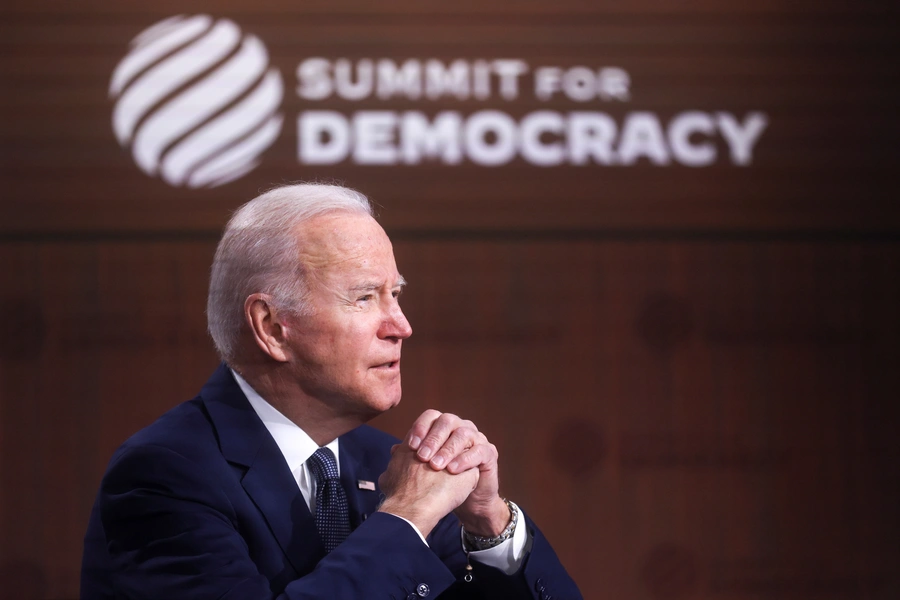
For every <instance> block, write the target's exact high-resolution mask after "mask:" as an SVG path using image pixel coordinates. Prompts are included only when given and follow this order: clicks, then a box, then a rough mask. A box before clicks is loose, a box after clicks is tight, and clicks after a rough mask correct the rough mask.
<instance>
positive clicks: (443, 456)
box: [429, 425, 484, 471]
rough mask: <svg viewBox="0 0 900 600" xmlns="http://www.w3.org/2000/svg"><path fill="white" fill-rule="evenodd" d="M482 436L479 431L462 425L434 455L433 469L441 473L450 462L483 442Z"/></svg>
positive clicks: (431, 462) (431, 461) (432, 460)
mask: <svg viewBox="0 0 900 600" xmlns="http://www.w3.org/2000/svg"><path fill="white" fill-rule="evenodd" d="M479 436H481V437H484V436H483V435H481V434H480V433H479V432H478V430H477V429H473V428H471V427H466V426H465V425H461V426H460V427H457V428H456V429H454V430H453V432H452V433H451V434H450V437H448V438H447V441H445V442H444V444H443V445H442V446H441V447H440V449H438V451H437V452H435V453H434V456H432V457H431V460H430V461H429V462H430V464H431V466H432V468H433V469H435V470H437V471H440V470H441V469H443V468H444V465H446V464H447V463H448V462H450V461H451V460H453V459H454V458H456V457H457V456H459V455H460V454H462V453H463V452H465V451H466V450H468V449H469V448H471V447H472V446H474V445H475V444H476V443H478V442H479V441H481V439H480V438H479Z"/></svg>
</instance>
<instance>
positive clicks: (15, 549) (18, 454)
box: [0, 0, 900, 600]
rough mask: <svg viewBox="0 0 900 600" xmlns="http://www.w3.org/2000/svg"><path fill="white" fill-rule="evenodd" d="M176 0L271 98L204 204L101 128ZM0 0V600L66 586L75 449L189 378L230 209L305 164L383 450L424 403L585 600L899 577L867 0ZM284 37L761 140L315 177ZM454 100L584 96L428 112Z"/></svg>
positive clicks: (208, 356)
mask: <svg viewBox="0 0 900 600" xmlns="http://www.w3.org/2000/svg"><path fill="white" fill-rule="evenodd" d="M182 13H184V14H193V13H212V14H215V15H216V16H224V17H228V18H231V19H233V20H234V21H235V22H237V23H238V24H239V25H240V26H241V27H242V28H243V29H244V30H245V31H251V32H253V33H255V34H256V35H258V36H259V37H260V39H262V40H263V41H264V42H265V43H266V45H267V47H268V49H269V52H270V54H271V58H272V63H273V65H275V66H277V67H278V68H279V69H280V70H281V73H282V74H283V76H284V79H285V84H286V95H285V101H284V106H283V108H284V112H285V114H286V116H287V122H286V124H285V128H284V130H283V132H282V134H281V136H280V137H279V138H278V140H277V141H276V143H275V145H274V146H272V148H270V149H269V150H268V151H267V152H266V153H265V155H264V160H263V162H262V165H261V166H260V167H259V168H257V169H256V170H255V171H253V172H252V173H250V174H249V175H247V176H245V177H243V178H241V179H239V180H237V181H235V182H233V183H230V184H228V185H225V186H222V187H218V188H215V189H212V190H186V189H181V188H173V187H170V186H169V185H167V184H165V183H163V182H162V181H160V180H159V179H154V178H150V177H147V176H145V175H144V174H143V173H141V172H140V171H139V170H138V169H137V167H136V166H135V165H134V163H133V161H132V159H131V156H130V154H129V153H128V152H127V151H126V150H123V149H121V148H120V147H119V145H118V143H117V142H116V140H115V137H114V136H113V133H112V129H111V126H110V115H111V111H112V102H111V101H110V100H109V99H108V97H107V89H108V86H109V78H110V76H111V73H112V72H113V70H114V68H115V66H116V64H117V63H118V62H119V60H121V58H122V57H123V56H124V55H125V53H126V52H127V48H128V44H129V42H130V40H131V39H132V38H133V37H134V36H135V35H137V34H138V33H139V32H140V31H142V30H144V29H145V28H147V27H149V26H150V25H152V24H153V23H155V22H157V21H159V20H161V19H163V18H166V17H169V16H172V15H176V14H182ZM0 15H2V19H0V46H2V47H3V52H2V55H0V78H2V79H0V84H2V86H0V90H2V98H0V106H2V121H0V127H2V129H0V144H2V146H0V148H2V171H0V190H2V192H0V193H2V199H0V265H2V268H0V315H2V321H0V597H9V598H17V599H19V598H41V599H64V598H76V597H77V596H78V570H79V562H80V552H81V539H82V536H83V534H84V530H85V525H86V520H87V516H88V512H89V510H90V506H91V503H92V501H93V497H94V494H95V492H96V488H97V485H98V482H99V479H100V477H101V475H102V473H103V471H104V468H105V465H106V461H107V460H108V459H109V457H110V455H111V453H112V452H113V450H114V449H115V448H116V447H117V446H118V445H119V444H120V443H121V442H122V441H123V440H124V439H125V438H126V437H128V436H129V435H130V434H131V433H133V432H134V431H136V430H137V429H139V428H140V427H142V426H143V425H145V424H147V423H149V422H151V421H152V420H153V419H154V418H155V417H156V416H158V415H159V414H160V413H162V412H163V411H165V410H166V409H167V408H169V407H171V406H173V405H174V404H176V403H178V402H180V401H182V400H185V399H188V398H190V397H191V396H193V395H194V394H195V393H196V391H197V390H198V389H199V386H200V385H201V384H202V382H203V381H204V380H205V378H206V377H207V376H208V374H209V372H210V371H211V370H212V369H213V368H214V367H215V365H216V358H215V355H214V352H213V351H212V348H211V343H210V342H209V340H208V338H207V336H206V333H205V321H204V314H203V311H204V306H205V295H206V288H207V281H206V277H207V273H208V268H209V262H210V259H211V256H212V252H213V250H214V247H215V242H216V238H217V235H218V232H219V230H220V228H221V227H222V225H223V224H224V222H225V220H226V219H227V215H228V213H229V211H230V210H233V209H234V208H235V207H236V206H238V205H239V204H241V203H242V202H244V201H246V200H248V199H249V198H251V197H253V196H254V195H255V194H256V192H257V190H259V189H260V188H264V187H267V186H268V185H270V184H272V183H276V182H280V181H285V180H293V179H313V178H318V179H325V180H330V179H339V180H343V181H344V182H346V183H347V184H349V185H351V186H354V187H357V188H359V189H361V190H362V191H364V192H366V193H367V194H369V195H370V197H372V199H373V200H375V201H376V202H377V203H378V204H379V205H380V206H381V207H382V208H381V210H380V212H381V215H382V217H381V220H382V223H383V224H384V225H385V227H386V228H387V229H388V232H389V233H390V234H391V235H392V237H393V239H394V243H395V251H396V254H397V259H398V263H399V265H400V269H401V271H402V272H403V273H404V275H405V276H406V277H407V279H408V280H409V281H410V282H411V285H410V286H409V290H408V294H406V295H404V303H405V304H404V306H405V309H406V311H407V315H408V316H409V318H410V320H411V322H412V324H413V327H414V329H415V334H414V336H413V337H412V338H411V340H410V341H409V342H408V344H407V347H406V349H405V352H404V384H405V385H404V388H405V389H404V400H403V403H402V405H401V406H400V407H399V408H398V410H396V411H395V412H392V413H390V414H387V415H384V416H383V417H380V418H379V419H378V420H377V422H376V424H377V425H378V426H380V427H382V428H384V429H386V430H388V431H391V432H392V433H395V434H398V435H402V434H403V433H404V432H405V431H406V428H407V427H408V425H409V423H410V422H411V421H412V419H413V418H414V417H415V416H416V415H417V414H418V413H419V412H420V411H421V410H422V409H424V408H425V407H434V408H438V409H441V410H453V411H456V412H458V413H460V414H462V415H464V416H466V417H468V418H471V419H473V420H474V421H475V422H476V423H478V424H479V425H480V427H481V428H482V429H483V430H484V431H485V432H487V434H488V436H489V437H490V438H491V439H492V440H493V441H494V442H495V443H496V444H497V445H498V447H499V449H500V452H501V464H502V470H501V472H502V477H503V478H502V484H503V487H504V492H505V493H506V494H507V495H508V496H509V497H511V498H514V499H515V500H516V501H517V502H519V503H520V504H521V505H522V506H523V507H524V508H525V509H526V510H527V511H528V512H529V513H530V514H531V515H533V516H534V518H535V519H536V520H537V522H538V523H539V524H540V525H541V526H542V529H543V530H544V532H545V533H546V534H547V535H548V537H549V538H550V540H551V541H552V542H553V543H554V545H555V547H556V548H557V550H558V552H559V554H560V555H561V557H562V559H563V561H564V563H565V564H566V565H567V566H568V568H569V570H570V572H571V573H572V575H573V576H574V578H575V579H576V581H577V582H578V583H579V585H580V586H581V589H582V591H583V592H584V594H585V597H586V598H591V599H594V598H598V599H599V598H627V599H634V600H643V599H648V600H667V599H676V600H677V599H685V600H693V599H700V598H714V599H722V600H730V599H735V600H737V599H755V598H848V599H850V598H872V599H878V600H886V599H888V598H895V597H897V595H898V593H900V579H898V572H900V546H898V543H897V541H898V540H900V512H898V510H897V507H898V505H900V477H898V472H900V471H898V466H897V465H898V458H900V453H898V442H897V433H896V431H897V426H898V424H900V423H898V416H900V415H898V412H900V410H898V402H897V400H898V398H900V374H898V373H900V370H898V366H897V365H898V358H900V356H898V352H897V338H898V333H900V316H898V310H897V307H898V306H900V277H898V273H900V244H898V242H900V216H898V214H900V212H898V211H897V210H896V209H895V207H894V205H895V203H896V202H897V199H898V193H897V192H898V186H897V183H896V176H893V177H892V175H894V173H893V171H894V170H896V168H897V163H898V153H897V144H898V142H900V136H898V135H897V134H898V118H897V116H896V110H897V107H898V106H900V104H898V99H900V98H898V93H897V92H898V86H897V73H896V70H897V67H896V65H897V58H898V52H897V39H898V38H897V31H898V28H897V24H898V23H897V13H896V9H895V8H894V7H893V6H892V5H890V4H889V3H887V2H864V3H852V2H839V1H835V0H821V1H818V2H805V1H794V2H779V1H776V0H763V1H755V2H743V1H738V2H732V3H729V5H728V6H725V5H723V3H721V2H711V1H705V0H688V1H686V2H679V3H671V2H654V1H652V0H638V1H635V2H630V3H627V4H625V3H618V2H607V1H601V2H577V1H575V0H563V1H556V2H511V1H499V0H498V1H488V2H485V1H480V2H462V3H454V4H452V5H448V4H435V3H428V2H426V3H423V2H419V1H415V2H413V1H401V0H395V1H391V2H383V3H378V4H371V3H368V2H359V1H357V2H354V1H351V0H345V1H340V2H334V1H332V2H287V1H286V0H281V1H275V0H257V1H254V2H250V1H248V0H233V1H229V2H219V3H213V2H208V1H207V2H195V1H183V2H170V1H166V0H161V1H157V2H154V3H138V2H113V1H112V0H91V1H85V2H79V3H69V2H50V1H49V0H35V1H32V2H12V3H9V2H7V3H5V4H4V5H3V7H2V8H0ZM309 56H325V57H331V58H337V57H342V56H346V57H352V58H358V57H375V58H378V57H389V58H394V59H396V60H403V59H405V58H410V57H418V58H430V57H434V58H440V59H444V60H451V59H454V58H473V59H474V58H477V57H495V58H510V57H516V58H522V59H525V60H527V61H529V63H530V64H532V65H541V64H547V65H565V66H571V65H581V64H583V65H589V66H594V67H602V66H607V65H614V66H619V67H622V68H624V69H626V70H627V71H628V72H629V74H630V75H631V78H632V88H631V89H632V98H631V100H630V101H629V102H628V103H625V104H621V103H620V104H615V103H612V104H610V103H605V104H604V103H595V104H592V105H591V106H590V107H589V108H590V109H591V110H604V111H607V110H608V111H609V112H610V113H611V114H613V115H622V114H624V112H626V111H628V110H647V111H654V112H656V113H658V114H660V115H661V116H664V117H668V116H671V115H673V114H675V113H677V112H681V111H683V110H688V109H695V110H704V111H716V110H729V111H732V112H734V113H736V114H738V115H743V114H745V113H746V112H749V111H752V110H760V111H764V112H765V113H766V114H767V115H768V117H769V126H768V128H767V130H766V131H765V133H764V134H763V135H762V137H761V138H760V142H759V143H758V144H757V146H756V149H755V153H754V161H753V163H752V164H751V165H749V166H746V167H737V166H732V165H730V164H728V163H726V162H719V163H717V164H716V165H715V166H712V167H708V168H697V169H692V168H688V167H682V166H669V167H654V166H650V165H649V164H647V163H646V161H644V162H642V163H640V164H639V165H638V166H634V167H604V166H597V165H590V166H582V167H574V166H562V167H554V168H538V167H534V166H531V165H528V164H526V163H524V162H523V161H521V160H519V161H515V162H513V163H511V164H509V165H507V166H503V167H498V168H485V167H477V166H474V165H472V164H470V163H464V164H463V165H460V166H457V167H450V166H446V165H440V164H426V165H422V166H417V167H407V166H403V167H360V166H354V165H352V164H349V163H347V164H341V165H337V166H331V167H327V168H320V169H312V168H309V167H301V166H298V164H297V160H296V151H295V148H296V144H297V140H296V131H295V130H296V127H295V124H294V123H293V122H292V119H293V118H295V116H296V113H297V112H298V111H300V110H305V109H307V108H310V107H309V106H304V105H302V104H301V102H300V101H299V100H298V99H297V97H296V95H294V94H293V93H292V87H293V86H294V85H295V84H296V80H295V78H294V76H293V71H294V69H295V68H296V65H297V63H298V61H299V60H301V59H303V58H305V57H309ZM417 106H420V107H421V106H424V105H417ZM379 107H381V105H379V104H378V103H377V102H375V101H370V102H363V103H360V104H359V105H358V106H356V105H350V104H347V103H341V102H333V103H327V102H326V103H321V104H320V105H319V106H317V108H329V109H332V110H338V111H345V112H348V113H349V112H352V111H354V110H359V109H377V108H379ZM409 107H410V105H409V104H408V103H407V104H404V103H401V102H397V103H394V104H390V103H388V108H389V109H391V110H404V109H406V108H409ZM483 108H494V109H500V110H505V111H508V112H510V113H511V114H514V115H517V116H521V115H522V114H524V113H526V112H529V111H533V110H537V109H539V108H550V109H554V110H559V111H562V112H565V111H569V110H575V109H578V108H584V107H576V106H574V105H573V104H572V103H570V102H563V101H558V102H555V103H550V104H541V103H539V102H537V101H536V100H534V99H533V98H531V97H528V95H526V94H523V95H522V96H521V97H520V98H519V99H518V100H517V101H515V102H511V103H500V102H488V103H483V104H478V103H476V102H474V101H469V102H467V103H466V102H462V103H451V102H445V103H434V104H433V105H428V106H426V107H425V109H426V110H428V111H431V112H432V113H433V112H434V111H435V110H439V109H453V110H460V111H462V112H474V111H475V110H480V109H483Z"/></svg>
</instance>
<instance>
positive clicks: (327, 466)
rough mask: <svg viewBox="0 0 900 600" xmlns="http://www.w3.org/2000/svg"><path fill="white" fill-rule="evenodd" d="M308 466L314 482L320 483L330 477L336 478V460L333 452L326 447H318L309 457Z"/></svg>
mask: <svg viewBox="0 0 900 600" xmlns="http://www.w3.org/2000/svg"><path fill="white" fill-rule="evenodd" d="M308 462H309V467H310V470H311V471H312V474H313V476H314V477H315V478H316V483H318V484H320V485H321V484H322V483H324V482H326V481H328V480H331V479H338V477H339V476H338V469H337V461H336V460H334V453H333V452H332V451H331V450H329V449H328V448H319V449H318V450H316V451H315V453H313V455H312V456H310V457H309V461H308Z"/></svg>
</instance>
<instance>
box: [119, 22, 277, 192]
mask: <svg viewBox="0 0 900 600" xmlns="http://www.w3.org/2000/svg"><path fill="white" fill-rule="evenodd" d="M109 95H110V97H111V98H112V99H114V100H115V109H114V111H113V118H112V125H113V131H114V132H115V135H116V138H117V139H118V140H119V143H120V144H121V145H122V146H123V147H124V148H129V149H130V150H131V153H132V155H133V157H134V160H135V162H136V163H137V165H138V166H139V167H140V168H141V170H143V171H144V172H145V173H147V174H148V175H151V176H154V177H160V178H161V179H163V180H164V181H166V182H167V183H169V184H170V185H173V186H179V187H181V186H187V187H190V188H199V187H208V188H209V187H216V186H219V185H222V184H224V183H227V182H229V181H232V180H235V179H237V178H239V177H241V176H243V175H244V174H246V173H248V172H249V171H251V170H253V169H254V168H255V167H256V166H257V165H258V164H259V162H260V155H261V154H262V153H263V152H264V151H265V150H266V149H267V148H268V147H269V146H271V145H272V143H273V142H274V141H275V139H276V138H277V137H278V135H279V133H280V132H281V125H282V121H283V117H282V115H281V113H280V112H279V107H280V105H281V100H282V96H283V84H282V80H281V75H280V74H279V72H278V70H277V69H275V68H274V67H272V68H270V67H269V56H268V53H267V52H266V48H265V46H264V45H263V43H262V42H261V41H260V40H259V39H258V38H257V37H256V36H253V35H246V34H243V33H242V32H241V30H240V28H239V27H238V26H237V25H235V24H234V23H233V22H232V21H229V20H228V19H218V20H216V19H213V18H212V17H210V16H208V15H195V16H190V17H188V16H184V15H180V16H177V17H172V18H170V19H166V20H164V21H161V22H159V23H157V24H156V25H153V26H152V27H150V28H148V29H146V30H145V31H143V32H142V33H140V34H139V35H138V36H137V37H136V38H135V39H134V40H132V42H131V51H130V52H129V53H128V55H127V56H126V57H125V58H124V59H123V60H122V61H121V62H120V63H119V65H118V66H117V67H116V70H115V72H114V73H113V76H112V81H111V82H110V85H109Z"/></svg>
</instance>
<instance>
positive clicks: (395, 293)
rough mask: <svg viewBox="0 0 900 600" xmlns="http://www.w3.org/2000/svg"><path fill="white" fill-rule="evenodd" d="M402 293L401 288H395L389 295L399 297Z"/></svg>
mask: <svg viewBox="0 0 900 600" xmlns="http://www.w3.org/2000/svg"><path fill="white" fill-rule="evenodd" d="M402 293H403V288H397V289H396V290H394V291H392V292H391V295H392V296H393V297H394V298H399V297H400V294H402Z"/></svg>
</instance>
